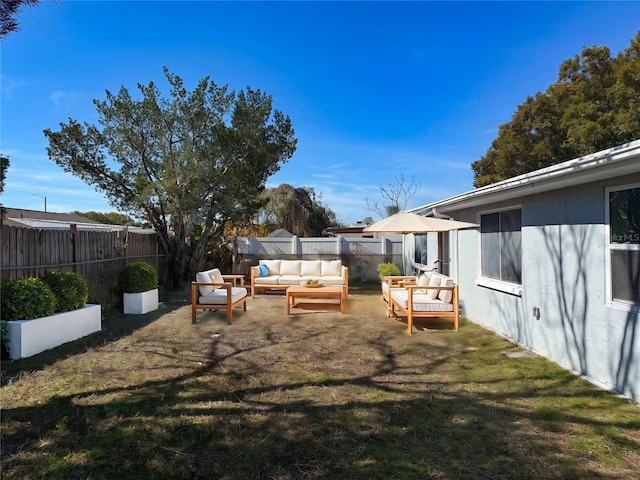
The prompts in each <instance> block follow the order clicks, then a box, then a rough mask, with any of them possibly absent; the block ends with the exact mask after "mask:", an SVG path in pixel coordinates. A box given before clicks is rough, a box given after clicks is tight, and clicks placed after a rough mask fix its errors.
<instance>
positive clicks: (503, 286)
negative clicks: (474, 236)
mask: <svg viewBox="0 0 640 480" xmlns="http://www.w3.org/2000/svg"><path fill="white" fill-rule="evenodd" d="M514 210H519V211H520V283H515V282H510V281H507V280H502V279H496V278H491V277H485V276H484V275H483V272H482V260H483V256H482V216H483V215H492V214H495V213H502V212H509V211H514ZM477 223H478V225H479V226H480V227H479V229H478V233H479V234H480V238H479V242H478V271H477V275H476V281H475V283H476V285H478V286H481V287H487V288H490V289H492V290H498V291H501V292H505V293H509V294H511V295H516V296H522V276H523V274H524V271H523V268H522V205H521V204H517V205H509V206H505V207H500V208H495V209H491V210H483V211H481V212H478V214H477Z"/></svg>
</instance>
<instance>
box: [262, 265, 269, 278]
mask: <svg viewBox="0 0 640 480" xmlns="http://www.w3.org/2000/svg"><path fill="white" fill-rule="evenodd" d="M267 275H269V269H268V268H267V266H266V265H260V276H261V277H266V276H267Z"/></svg>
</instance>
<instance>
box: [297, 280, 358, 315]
mask: <svg viewBox="0 0 640 480" xmlns="http://www.w3.org/2000/svg"><path fill="white" fill-rule="evenodd" d="M286 297H287V315H291V307H294V306H295V305H296V300H297V299H301V298H313V299H320V300H322V299H327V300H329V299H337V300H339V301H340V313H344V303H345V297H344V287H341V286H327V287H305V286H304V285H292V286H290V287H289V288H287V295H286ZM314 304H316V305H337V304H336V303H334V302H322V301H319V302H318V301H316V302H314Z"/></svg>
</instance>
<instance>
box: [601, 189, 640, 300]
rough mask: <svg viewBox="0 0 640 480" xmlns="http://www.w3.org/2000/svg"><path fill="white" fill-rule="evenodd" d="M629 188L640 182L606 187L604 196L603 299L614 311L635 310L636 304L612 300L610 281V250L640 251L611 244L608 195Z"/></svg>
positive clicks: (637, 247) (630, 246) (639, 248)
mask: <svg viewBox="0 0 640 480" xmlns="http://www.w3.org/2000/svg"><path fill="white" fill-rule="evenodd" d="M631 188H640V182H638V183H630V184H627V185H616V186H615V187H606V188H605V194H604V235H605V238H604V248H605V254H604V268H605V272H604V277H605V285H604V288H605V298H606V305H607V306H609V307H613V308H616V309H620V310H624V311H631V310H635V309H637V308H638V307H637V304H635V303H633V302H628V301H625V300H616V299H614V298H613V292H612V285H613V282H612V279H611V250H640V245H622V244H618V243H614V244H611V243H610V240H611V218H610V217H611V215H610V212H609V194H610V193H611V192H619V191H620V190H629V189H631Z"/></svg>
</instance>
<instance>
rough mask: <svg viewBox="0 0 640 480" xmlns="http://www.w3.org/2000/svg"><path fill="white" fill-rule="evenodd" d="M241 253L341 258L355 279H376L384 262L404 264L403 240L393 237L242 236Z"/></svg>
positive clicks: (261, 255) (265, 255)
mask: <svg viewBox="0 0 640 480" xmlns="http://www.w3.org/2000/svg"><path fill="white" fill-rule="evenodd" d="M238 253H239V254H240V256H242V257H244V258H251V257H253V260H254V262H253V263H256V262H255V259H256V258H257V259H269V258H273V259H278V258H282V259H284V258H317V259H322V258H340V259H341V260H342V262H343V264H344V265H346V266H348V267H349V278H350V280H351V281H354V282H369V281H375V280H377V278H378V271H377V266H378V264H380V263H383V262H393V263H396V264H397V265H402V240H401V239H393V240H392V239H389V238H356V237H353V238H351V237H312V238H300V237H297V236H293V237H291V238H269V237H262V238H257V237H241V238H238Z"/></svg>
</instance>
